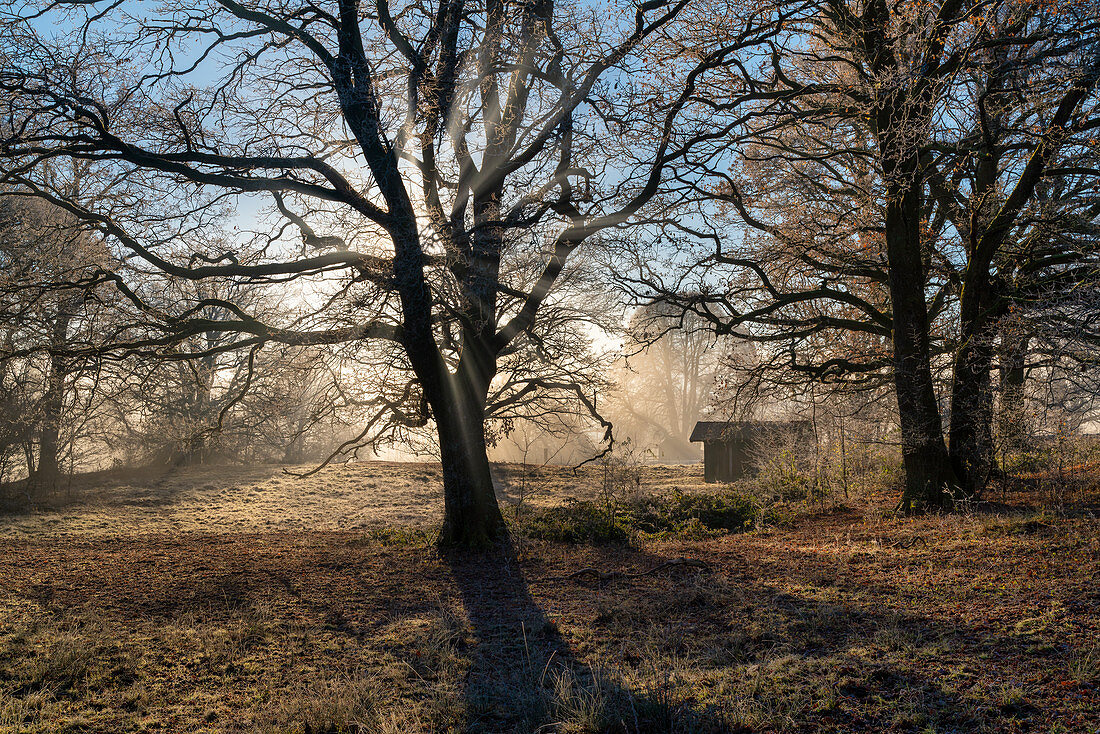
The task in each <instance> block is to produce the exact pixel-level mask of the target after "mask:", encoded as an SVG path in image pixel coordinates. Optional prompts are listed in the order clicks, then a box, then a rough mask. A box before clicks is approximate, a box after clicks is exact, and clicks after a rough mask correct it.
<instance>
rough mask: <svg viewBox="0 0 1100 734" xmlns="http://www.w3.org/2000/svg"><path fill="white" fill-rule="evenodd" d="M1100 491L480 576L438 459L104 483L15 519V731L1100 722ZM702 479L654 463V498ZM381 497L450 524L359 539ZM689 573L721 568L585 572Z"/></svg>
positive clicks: (5, 545) (865, 505) (537, 558)
mask: <svg viewBox="0 0 1100 734" xmlns="http://www.w3.org/2000/svg"><path fill="white" fill-rule="evenodd" d="M520 469H521V468H520V467H513V468H512V469H511V470H510V471H508V472H506V473H504V474H503V475H502V478H503V479H504V481H503V482H501V485H502V487H505V488H506V487H509V486H514V483H515V481H516V478H517V474H518V473H519V472H520ZM537 472H538V475H539V477H538V478H540V479H541V480H542V481H544V482H545V483H546V485H549V484H551V483H552V484H554V485H555V486H554V489H553V493H551V492H546V493H544V494H542V495H539V497H540V499H539V503H541V504H543V505H545V504H549V503H551V502H552V501H554V500H555V499H560V498H561V497H562V496H563V495H565V494H572V493H575V494H578V495H580V496H582V497H590V498H598V497H599V494H600V485H599V482H598V479H599V475H598V473H596V472H597V469H596V468H593V469H592V470H590V471H589V472H587V473H582V474H581V475H580V477H579V478H577V477H574V476H573V475H572V473H570V472H569V471H568V470H562V469H545V468H539V469H538V470H537ZM1040 479H1042V477H1040ZM1047 479H1050V477H1047ZM1095 479H1096V477H1095V475H1094V476H1093V477H1092V481H1091V482H1088V483H1079V484H1078V485H1077V488H1076V489H1075V490H1074V491H1073V495H1072V497H1071V498H1070V500H1071V502H1069V503H1068V504H1067V505H1066V507H1063V509H1062V511H1059V512H1055V511H1053V510H1051V509H1049V508H1048V509H1046V510H1044V509H1043V507H1042V506H1041V500H1042V497H1040V496H1039V495H1037V494H1035V492H1034V490H1030V489H1028V490H1026V491H1025V489H1020V491H1009V492H1007V493H1006V494H1005V497H1004V504H1003V505H999V506H998V507H997V508H996V509H987V510H983V511H980V512H973V513H970V514H954V515H929V516H924V517H918V518H905V519H902V518H897V517H895V516H893V515H892V514H889V513H886V512H884V509H885V508H886V507H888V506H889V505H890V504H891V503H892V501H893V497H896V495H895V494H893V493H892V492H889V491H885V490H884V491H882V492H881V493H874V492H871V493H861V494H859V496H858V497H856V496H853V499H852V501H851V503H850V506H847V507H846V506H840V505H836V506H834V505H832V504H831V503H826V504H824V505H822V504H815V505H814V506H813V507H810V506H806V505H799V504H790V505H788V506H786V508H785V509H784V511H783V512H782V513H781V514H777V515H775V516H773V517H772V519H771V520H770V521H769V522H765V523H762V524H758V525H756V526H755V528H754V529H753V530H752V531H750V532H745V533H740V534H722V535H715V536H713V537H705V538H703V539H697V540H689V539H685V537H683V536H672V537H666V538H665V539H663V540H654V539H651V538H646V537H641V536H639V537H637V538H635V539H634V540H633V541H632V542H631V543H629V544H595V545H593V544H582V545H575V544H567V543H554V542H547V541H541V540H534V539H531V538H529V537H526V536H524V535H523V534H522V533H515V537H514V540H513V543H512V545H511V546H510V547H509V548H507V549H502V550H499V551H498V552H497V553H495V554H488V555H482V556H476V557H475V556H463V555H454V556H441V555H440V554H439V553H438V552H437V551H436V550H435V549H434V548H433V546H432V545H431V543H430V533H428V532H424V528H425V527H428V526H430V523H433V522H436V521H437V520H438V516H436V515H434V514H432V513H435V512H437V511H438V508H439V503H438V502H437V501H434V498H433V499H432V500H428V495H429V494H433V493H434V494H438V492H439V491H440V484H439V476H438V467H436V468H434V469H433V468H431V467H430V466H428V465H403V466H402V465H392V464H359V465H349V466H347V467H339V468H334V469H331V470H329V471H327V472H324V473H322V474H319V475H317V476H316V477H314V478H312V479H310V480H304V481H302V482H301V483H297V484H292V483H291V482H290V480H289V479H284V478H282V477H280V476H279V474H278V471H277V470H275V469H271V468H263V467H254V468H233V469H230V468H227V467H218V468H204V469H189V470H186V471H184V472H182V473H178V474H175V475H172V476H167V477H162V478H161V479H159V480H157V481H154V482H149V481H147V480H141V481H136V480H135V481H133V482H131V483H130V484H128V485H123V484H112V483H109V482H106V481H104V482H103V483H101V484H99V485H98V486H97V487H95V488H94V489H92V488H90V489H88V491H87V494H86V496H85V497H84V499H83V500H81V501H80V502H78V503H75V504H71V505H69V506H67V507H65V508H63V509H60V510H57V511H51V512H45V513H41V514H38V515H21V516H8V517H4V518H3V519H2V521H0V522H2V525H0V534H2V536H3V539H2V540H0V731H12V732H24V731H26V732H56V731H74V732H75V731H82V732H89V731H91V732H121V731H149V730H164V731H173V732H181V731H280V732H304V731H311V732H318V731H352V732H354V731H362V732H368V731H369V732H376V731H395V732H397V731H401V732H416V731H424V732H427V731H486V732H498V731H536V730H541V731H631V732H633V731H643V732H645V731H745V732H747V731H759V732H764V731H802V732H807V731H838V732H839V731H898V732H931V731H968V732H969V731H985V732H1014V731H1020V732H1022V731H1036V732H1038V731H1042V732H1048V731H1063V732H1090V731H1095V725H1096V721H1097V720H1098V717H1100V649H1098V648H1097V642H1096V640H1097V639H1098V636H1100V604H1098V601H1100V600H1098V598H1097V595H1096V594H1097V592H1096V585H1095V579H1096V578H1097V577H1098V576H1100V533H1098V532H1097V531H1098V529H1100V527H1098V523H1097V519H1096V516H1095V508H1096V507H1097V502H1096V500H1097V498H1098V497H1097V493H1096V488H1097V484H1096V481H1095ZM158 482H159V484H158ZM697 482H698V467H684V468H677V467H654V468H651V469H647V470H646V472H645V473H644V474H643V486H642V487H641V491H642V492H643V493H651V492H653V491H654V489H655V488H656V489H667V488H670V487H671V486H672V485H678V486H680V487H681V488H686V487H689V486H694V487H695V488H696V489H701V488H700V487H699V486H698V484H697ZM371 483H373V484H374V485H375V486H373V487H371V486H370V484H371ZM658 485H664V487H658ZM232 488H238V490H239V491H238V492H237V493H234V492H232V491H231V489H232ZM507 491H508V490H507V489H506V490H505V492H502V500H506V498H507V497H508V496H509V495H508V494H507ZM1045 496H1046V495H1043V497H1045ZM420 499H424V500H426V501H423V502H419V506H420V508H421V514H417V513H416V511H415V508H416V506H417V504H418V501H419V500H420ZM371 503H373V505H371ZM385 503H388V505H386V504H385ZM539 503H535V506H533V507H532V508H531V512H533V513H535V514H537V513H538V512H540V510H539V509H538V506H537V505H538V504H539ZM204 504H205V507H203V505H204ZM353 505H354V506H355V507H356V508H357V511H358V512H362V513H364V514H361V515H360V514H355V513H351V512H347V510H348V508H350V507H352V506H353ZM368 506H370V507H371V508H372V509H371V510H370V511H371V512H373V513H375V514H374V516H373V518H377V519H379V520H385V521H387V522H390V523H392V522H394V521H396V520H398V519H401V520H405V521H407V522H420V523H422V524H420V525H415V524H414V525H411V526H409V525H407V526H404V527H405V529H400V528H399V529H394V528H393V527H389V528H387V529H383V528H382V526H378V527H376V528H374V529H337V528H340V527H341V523H344V525H343V527H345V528H348V527H350V526H353V525H359V524H360V523H361V522H365V521H366V519H367V517H368V515H367V514H365V513H366V510H364V509H363V508H366V507H368ZM326 508H327V511H326ZM1067 508H1068V509H1067ZM1089 508H1093V509H1091V510H1090V509H1089ZM248 513H251V514H248ZM506 514H511V513H508V512H506ZM777 517H778V518H779V519H776V518H777ZM181 518H188V520H187V522H186V523H185V524H182V525H181V524H179V523H180V522H182V520H181ZM202 523H206V526H205V527H203V526H202ZM423 523H428V524H429V525H428V526H425V525H423ZM418 528H420V529H419V530H418ZM181 531H184V532H181ZM680 557H685V558H694V559H702V560H705V561H706V563H707V565H708V566H709V569H710V570H705V569H699V568H692V567H680V566H674V567H670V568H668V569H666V571H665V572H658V573H655V574H651V575H647V576H643V577H637V578H631V577H629V576H616V577H614V578H610V579H608V580H607V582H606V583H603V584H596V583H592V582H590V581H588V580H586V579H585V578H581V579H568V578H563V577H565V576H567V575H568V574H570V573H572V572H574V571H576V570H578V569H581V568H586V567H594V568H597V569H601V570H602V571H604V572H611V571H622V572H626V573H636V572H639V571H645V570H647V569H651V568H653V567H655V566H657V565H659V564H661V563H663V562H666V561H669V560H671V559H675V558H680ZM539 727H544V728H542V729H540V728H539Z"/></svg>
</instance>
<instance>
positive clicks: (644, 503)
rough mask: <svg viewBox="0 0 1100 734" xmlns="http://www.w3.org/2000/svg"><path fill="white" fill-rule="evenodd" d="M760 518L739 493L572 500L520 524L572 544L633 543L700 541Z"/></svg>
mask: <svg viewBox="0 0 1100 734" xmlns="http://www.w3.org/2000/svg"><path fill="white" fill-rule="evenodd" d="M757 517H758V510H757V508H756V506H755V505H754V504H753V502H752V500H751V499H750V498H748V497H746V496H745V495H743V494H740V493H739V492H736V491H734V490H732V489H731V490H726V491H724V492H718V493H715V494H685V493H684V492H681V491H679V490H674V491H673V492H671V493H669V494H666V495H662V496H659V497H636V498H633V499H629V500H625V501H622V502H617V503H614V504H608V503H606V502H604V501H583V500H575V499H572V500H569V501H567V502H566V503H565V504H564V505H562V506H560V507H553V508H548V509H545V510H541V511H539V512H536V513H532V514H531V515H530V516H529V517H527V518H525V519H524V520H522V521H521V522H518V523H517V529H518V531H519V532H520V533H522V534H523V535H526V536H527V537H530V538H538V539H542V540H553V541H559V542H566V543H585V542H587V543H593V542H594V543H600V542H619V543H622V542H629V541H630V540H632V539H633V538H635V537H637V536H643V537H669V536H677V537H684V538H689V539H700V538H705V537H711V536H714V535H720V534H723V533H730V532H739V531H742V530H745V529H746V528H748V527H749V526H750V525H752V523H753V522H754V521H755V520H756V519H757Z"/></svg>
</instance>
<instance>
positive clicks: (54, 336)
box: [31, 311, 70, 494]
mask: <svg viewBox="0 0 1100 734" xmlns="http://www.w3.org/2000/svg"><path fill="white" fill-rule="evenodd" d="M69 319H70V317H69V315H68V314H67V313H65V312H64V311H59V312H58V314H57V316H56V318H55V319H54V322H53V331H52V333H51V335H50V338H51V343H52V345H53V346H55V347H60V346H62V345H63V344H64V343H65V339H66V337H67V336H68V332H69ZM65 376H66V367H65V360H64V358H63V357H61V356H60V355H57V354H53V355H51V356H50V369H49V374H48V375H47V376H46V392H45V395H44V396H43V399H42V423H41V424H40V425H39V431H38V466H37V468H36V469H35V471H34V474H33V475H32V477H31V484H32V485H33V486H34V488H35V490H36V491H37V492H39V493H43V494H46V493H50V492H54V491H56V490H57V487H58V484H59V483H60V481H61V464H60V460H59V458H58V451H59V442H60V436H61V413H62V411H63V410H64V407H65Z"/></svg>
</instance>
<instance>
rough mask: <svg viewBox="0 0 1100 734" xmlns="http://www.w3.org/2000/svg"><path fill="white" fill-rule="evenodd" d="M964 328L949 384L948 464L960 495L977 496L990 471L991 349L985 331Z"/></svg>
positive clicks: (991, 460) (991, 439) (991, 455)
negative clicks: (959, 484) (957, 484)
mask: <svg viewBox="0 0 1100 734" xmlns="http://www.w3.org/2000/svg"><path fill="white" fill-rule="evenodd" d="M970 331H971V330H969V329H967V328H966V327H965V325H964V329H963V334H962V336H961V339H962V344H961V345H960V347H959V349H958V351H957V353H956V356H955V374H954V379H953V381H952V385H951V427H950V436H949V442H950V448H951V465H952V468H953V469H954V470H955V473H956V475H957V476H958V478H959V480H960V482H961V489H962V491H963V494H964V495H965V496H967V497H978V496H980V495H981V493H982V490H983V489H985V485H986V483H987V482H988V480H989V473H990V471H991V470H992V468H993V392H992V386H991V384H990V371H991V370H992V368H993V346H992V344H991V339H990V337H991V335H990V334H989V333H987V330H986V329H978V330H976V331H974V332H973V333H968V332H970Z"/></svg>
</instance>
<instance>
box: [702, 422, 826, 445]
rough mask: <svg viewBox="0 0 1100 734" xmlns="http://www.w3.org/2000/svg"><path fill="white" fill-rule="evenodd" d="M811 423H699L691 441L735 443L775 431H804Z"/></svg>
mask: <svg viewBox="0 0 1100 734" xmlns="http://www.w3.org/2000/svg"><path fill="white" fill-rule="evenodd" d="M809 425H810V423H809V421H699V422H698V423H696V424H695V428H693V429H692V431H691V438H689V439H688V440H689V441H703V442H706V441H733V440H736V439H742V440H743V439H744V438H745V437H746V436H747V435H751V434H754V433H762V432H765V431H774V430H777V429H778V430H802V429H805V428H807V427H809Z"/></svg>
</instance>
